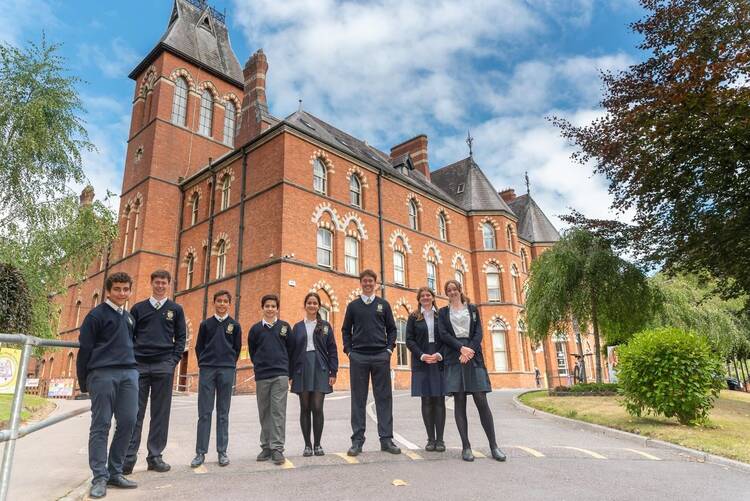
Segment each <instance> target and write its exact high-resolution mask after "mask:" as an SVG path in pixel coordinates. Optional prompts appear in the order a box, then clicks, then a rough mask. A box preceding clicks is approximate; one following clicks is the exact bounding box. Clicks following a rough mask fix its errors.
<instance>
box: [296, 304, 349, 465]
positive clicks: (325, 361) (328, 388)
mask: <svg viewBox="0 0 750 501" xmlns="http://www.w3.org/2000/svg"><path fill="white" fill-rule="evenodd" d="M304 304H305V319H304V320H301V321H299V322H297V324H296V325H295V326H294V328H293V329H292V351H291V352H290V354H289V366H290V368H291V371H290V374H289V376H290V377H291V378H292V385H291V387H292V393H296V394H297V395H299V406H300V418H299V421H300V426H301V427H302V436H303V437H304V439H305V450H304V452H303V453H302V455H303V456H312V455H313V453H314V454H315V455H316V456H322V455H324V454H325V452H323V447H321V445H320V437H321V435H322V434H323V421H324V418H323V399H324V398H325V395H326V393H331V392H332V391H333V385H334V384H336V372H337V371H338V367H339V359H338V350H337V348H336V338H335V337H334V334H333V329H332V328H331V324H329V323H328V322H326V321H325V320H323V319H322V317H321V316H320V296H319V295H318V294H317V293H315V292H310V293H308V294H307V296H305V302H304ZM311 423H312V429H313V436H314V443H313V442H311V441H310V427H311ZM313 447H314V449H313Z"/></svg>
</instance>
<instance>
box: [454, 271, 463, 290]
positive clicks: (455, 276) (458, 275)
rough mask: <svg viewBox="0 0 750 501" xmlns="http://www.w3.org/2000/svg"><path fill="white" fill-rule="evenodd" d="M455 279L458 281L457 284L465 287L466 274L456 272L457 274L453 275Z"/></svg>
mask: <svg viewBox="0 0 750 501" xmlns="http://www.w3.org/2000/svg"><path fill="white" fill-rule="evenodd" d="M453 278H455V279H456V282H458V283H459V284H461V287H463V286H464V272H463V271H461V270H456V273H454V274H453Z"/></svg>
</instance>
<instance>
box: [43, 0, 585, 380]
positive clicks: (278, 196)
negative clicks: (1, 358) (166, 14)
mask: <svg viewBox="0 0 750 501" xmlns="http://www.w3.org/2000/svg"><path fill="white" fill-rule="evenodd" d="M268 67H269V66H268V62H267V60H266V57H265V55H264V54H263V52H262V50H259V51H257V52H256V53H255V54H253V55H252V56H251V57H250V58H249V59H248V61H247V63H246V65H245V67H244V69H241V68H240V65H239V62H238V60H237V57H236V56H235V54H234V52H233V51H232V48H231V45H230V43H229V36H228V33H227V28H226V25H225V24H224V19H223V16H222V15H221V14H219V13H217V12H216V11H214V10H213V9H211V8H210V7H207V6H205V5H203V4H201V3H200V2H198V1H197V0H196V1H193V0H175V3H174V7H173V11H172V15H171V18H170V20H169V25H168V27H167V30H166V32H165V34H164V35H163V37H162V38H161V40H160V41H159V42H158V43H157V44H156V46H155V47H154V49H153V50H152V51H151V52H150V53H149V54H148V55H147V56H146V57H145V58H144V59H143V61H142V62H141V63H140V64H139V65H138V66H137V67H136V68H135V69H134V70H133V71H132V73H131V74H130V78H132V79H133V80H134V81H135V89H134V94H133V103H132V106H133V110H132V119H131V126H130V133H129V137H128V139H127V142H128V147H127V156H126V158H125V168H124V175H123V181H122V195H121V202H120V209H119V216H120V217H119V221H120V228H119V231H120V236H119V239H118V240H117V241H116V242H115V244H114V245H113V248H112V250H111V252H110V254H109V255H108V256H102V258H101V259H100V260H98V261H97V262H95V263H92V266H91V269H90V272H89V276H88V278H87V279H86V280H85V281H83V282H81V283H74V284H71V285H70V288H69V291H68V294H67V295H66V296H64V297H61V298H59V300H60V306H61V312H62V313H61V316H60V326H59V332H60V336H61V337H63V338H66V339H77V336H78V327H79V325H80V323H81V321H82V320H83V317H84V316H85V314H86V313H87V312H88V311H89V310H90V308H92V307H93V306H95V305H96V304H98V303H99V302H100V301H102V299H103V293H104V292H103V289H104V280H105V279H106V276H107V275H108V274H110V273H112V272H114V271H126V272H128V273H130V274H131V275H132V276H133V277H134V279H135V284H134V294H133V298H132V300H131V302H132V301H139V300H142V299H144V298H147V297H148V296H149V294H150V287H149V275H150V273H151V271H153V270H154V269H156V268H165V269H167V270H171V271H172V273H173V276H174V280H173V288H174V291H173V294H174V298H175V300H176V301H177V302H179V303H181V304H182V305H183V306H184V308H185V312H186V316H187V319H188V342H187V350H186V352H185V355H184V357H183V361H182V363H181V364H180V366H179V367H178V373H179V376H180V377H179V378H178V379H177V381H178V382H179V384H180V385H182V386H187V387H189V388H195V387H196V384H197V377H196V376H197V373H198V368H197V363H196V358H195V353H194V350H193V348H194V343H195V335H196V333H197V327H198V324H199V323H200V321H201V320H202V319H203V318H205V317H206V316H207V315H209V314H210V313H211V311H212V310H211V297H212V294H213V293H214V292H215V291H217V290H218V289H228V290H230V291H231V292H232V293H233V295H234V300H233V306H234V312H233V316H234V317H235V318H237V319H238V320H239V321H240V322H241V324H242V325H243V328H244V330H245V331H247V329H249V327H250V326H251V325H252V324H253V323H254V322H256V321H258V320H259V318H260V304H259V302H260V298H261V296H262V295H263V294H266V293H277V294H279V296H280V299H281V316H282V318H284V319H285V320H287V321H289V322H290V323H295V322H296V321H298V320H300V319H301V318H302V315H303V308H302V301H303V298H304V295H305V294H306V293H307V292H308V291H310V290H315V291H318V292H319V294H320V295H321V297H322V298H323V303H324V307H325V315H326V316H327V317H328V320H329V321H330V322H331V324H332V325H333V326H334V329H335V330H336V331H337V337H338V342H339V348H341V333H340V331H339V329H340V326H341V322H342V321H343V316H344V310H345V308H346V305H347V303H348V302H349V301H351V300H352V299H353V298H356V297H357V296H358V295H359V292H360V291H359V289H358V287H359V281H358V278H357V274H358V273H359V272H360V271H361V270H363V269H365V268H371V269H373V270H375V271H376V272H377V273H378V275H379V277H380V279H381V281H382V283H383V287H382V289H381V291H380V292H381V294H382V295H383V296H384V297H385V298H386V299H387V300H388V301H389V302H390V303H391V305H392V306H393V311H394V314H395V316H396V321H397V323H398V325H399V328H400V334H399V344H398V347H397V350H396V351H397V353H396V354H395V355H394V357H393V369H394V371H395V375H396V377H395V380H396V386H397V387H402V388H403V387H408V385H409V367H408V359H409V357H408V354H407V350H406V348H405V345H404V344H403V339H404V337H403V328H404V326H405V323H406V318H407V316H408V315H409V313H410V312H411V311H413V309H414V308H416V307H417V306H418V303H417V301H416V298H415V293H416V290H417V288H419V287H420V286H423V285H430V286H432V287H434V288H435V289H436V291H437V292H438V295H439V299H440V303H441V305H443V304H445V303H446V298H445V296H444V294H443V291H442V284H443V283H444V282H445V281H446V280H448V279H452V278H457V279H459V280H460V281H461V282H462V283H463V284H464V289H465V292H466V293H467V295H468V296H470V298H471V299H472V301H473V302H475V303H477V304H478V305H479V309H480V314H481V318H482V322H483V327H484V333H485V336H484V340H483V342H484V351H485V353H486V360H487V362H488V369H489V370H490V377H491V380H492V383H493V385H494V386H495V387H533V386H535V377H534V369H535V367H538V368H539V369H540V370H541V372H542V376H543V378H544V375H545V364H544V355H543V352H542V350H541V347H538V348H537V349H534V347H532V346H531V343H530V342H529V340H528V338H527V337H526V336H525V335H524V321H523V313H524V306H523V301H524V299H523V296H524V294H523V287H524V283H525V281H526V278H527V273H528V269H529V265H530V262H531V261H532V260H533V259H535V258H536V257H537V256H538V255H539V254H540V253H541V252H543V251H544V250H545V249H546V248H548V247H549V246H550V245H552V244H553V243H554V242H555V241H556V240H557V239H558V238H559V235H558V233H557V231H556V230H555V228H554V227H553V226H552V224H551V223H550V221H549V219H548V218H547V217H546V216H545V215H544V213H543V212H542V210H541V209H540V208H539V206H538V205H537V204H536V203H535V202H534V200H533V199H532V198H531V197H530V196H529V195H528V194H526V195H522V196H518V197H516V196H515V194H514V191H513V190H512V189H508V190H505V191H503V192H501V193H498V191H497V190H496V189H495V188H494V187H493V186H492V184H491V183H490V181H489V180H488V179H487V177H486V176H485V174H484V173H483V172H482V170H481V169H480V167H479V166H478V165H477V164H476V163H475V162H474V160H473V158H472V157H471V156H469V157H468V158H464V159H462V160H459V161H457V162H455V163H453V164H451V165H447V166H444V167H441V168H438V169H434V170H433V169H431V166H430V164H429V155H428V139H427V137H426V136H424V135H418V136H416V137H414V138H412V139H409V140H407V141H404V142H403V143H401V144H398V145H396V146H394V147H392V148H391V150H390V152H383V151H380V150H378V149H376V148H374V147H372V146H370V145H368V143H367V142H366V141H363V140H360V139H357V138H355V137H352V136H350V135H348V134H346V133H345V132H343V131H341V130H339V129H337V128H335V127H333V126H332V125H329V124H328V123H326V122H324V121H323V120H321V119H319V118H317V117H316V116H314V115H312V114H310V113H308V112H306V111H302V110H301V109H300V110H298V111H297V112H295V113H293V114H291V115H289V116H288V117H286V118H283V119H280V118H277V117H275V116H273V115H271V114H270V113H269V110H268V107H267V103H266V95H265V89H266V74H267V71H268ZM555 341H556V342H555ZM585 343H588V342H587V341H585ZM545 349H546V350H547V351H548V353H549V356H550V363H551V364H552V368H553V375H554V376H555V377H557V376H561V379H560V382H563V383H567V380H568V378H567V374H566V371H568V372H572V359H571V354H573V353H577V352H578V348H577V346H576V343H575V342H574V340H573V336H572V335H571V336H567V335H566V334H560V335H558V336H557V337H556V338H555V340H551V341H550V342H548V343H546V346H545ZM588 351H589V352H590V351H591V350H590V348H588ZM73 358H74V352H70V353H67V352H65V353H63V352H55V353H50V354H48V355H47V356H46V357H45V360H44V361H43V365H42V369H41V371H42V374H41V375H42V377H43V378H49V377H75V364H74V361H73ZM588 358H589V359H591V357H588ZM341 362H342V370H341V372H340V377H339V382H338V383H337V387H339V388H346V387H347V386H348V372H347V358H346V357H345V356H343V355H342V356H341ZM589 365H591V364H589ZM589 373H590V374H591V370H589ZM237 384H238V386H239V388H240V389H241V390H252V388H253V381H252V366H251V364H250V361H249V359H248V358H247V353H246V348H245V349H244V350H243V356H242V360H241V362H240V370H239V371H238V376H237ZM555 384H557V381H555Z"/></svg>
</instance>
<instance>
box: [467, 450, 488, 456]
mask: <svg viewBox="0 0 750 501" xmlns="http://www.w3.org/2000/svg"><path fill="white" fill-rule="evenodd" d="M471 451H472V452H473V453H474V457H478V458H486V457H487V456H485V455H484V454H482V453H481V452H479V451H478V450H476V449H472V450H471Z"/></svg>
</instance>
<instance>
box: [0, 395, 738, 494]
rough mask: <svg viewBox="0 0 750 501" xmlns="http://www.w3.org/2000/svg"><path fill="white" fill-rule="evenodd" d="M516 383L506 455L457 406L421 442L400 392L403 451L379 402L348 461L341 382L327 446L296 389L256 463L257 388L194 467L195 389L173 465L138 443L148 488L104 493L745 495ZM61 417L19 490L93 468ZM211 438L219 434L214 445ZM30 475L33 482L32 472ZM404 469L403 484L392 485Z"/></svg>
mask: <svg viewBox="0 0 750 501" xmlns="http://www.w3.org/2000/svg"><path fill="white" fill-rule="evenodd" d="M515 393H517V392H513V391H496V392H493V393H492V394H490V403H491V405H492V408H493V412H494V416H495V427H496V429H497V431H498V437H499V440H500V443H501V447H502V448H503V449H504V450H505V451H506V452H507V453H508V456H509V460H508V462H507V463H504V464H501V463H497V462H495V461H493V460H491V459H487V458H480V457H478V458H477V460H476V461H475V462H474V463H465V462H463V461H461V460H460V450H459V446H460V440H459V437H458V433H457V432H456V428H455V423H454V421H453V418H452V412H451V411H450V410H449V419H448V423H447V425H446V442H447V445H448V447H449V451H448V452H447V453H445V454H439V453H428V452H425V451H423V450H421V446H423V443H424V437H425V432H424V429H423V426H422V421H421V416H420V413H419V401H418V399H416V398H411V397H409V396H408V394H405V393H399V394H397V397H396V399H395V402H394V417H395V430H396V432H397V434H398V436H397V439H398V441H400V442H401V444H400V445H401V446H402V448H403V449H404V450H405V452H407V453H406V454H402V455H400V456H391V455H388V454H386V453H382V452H380V451H379V450H378V449H379V447H378V445H379V444H378V441H377V436H376V434H375V433H376V432H375V429H376V427H375V424H374V421H373V419H372V418H373V417H374V413H371V418H370V421H369V423H368V441H367V443H366V444H365V452H364V453H363V454H362V455H361V456H359V457H358V458H356V460H355V461H352V460H351V459H350V458H347V457H346V456H345V454H344V453H345V451H346V449H347V448H348V446H349V435H350V433H351V431H350V427H349V398H348V395H347V394H345V393H336V394H333V395H331V396H329V398H328V399H327V400H326V417H327V420H326V427H325V431H324V436H323V446H324V448H325V449H326V453H327V454H326V456H324V457H312V458H304V457H301V452H302V448H303V445H304V444H303V441H302V438H301V435H300V432H299V427H298V423H297V412H298V409H299V407H298V403H297V398H296V396H294V395H290V399H289V405H288V416H287V417H288V419H287V456H288V458H289V461H288V463H287V464H286V465H284V467H278V466H274V465H272V464H268V463H257V462H255V460H254V458H255V455H256V454H257V452H258V445H257V444H258V433H259V426H258V419H257V408H256V404H255V397H253V396H237V397H234V399H233V401H232V412H231V418H230V445H229V455H230V458H231V460H232V464H231V465H229V466H228V467H226V468H220V467H219V466H218V465H217V463H216V455H215V453H211V454H209V455H208V456H207V459H208V461H207V463H206V465H205V466H204V467H202V468H199V469H197V470H191V469H190V468H189V466H188V463H189V462H190V460H191V458H192V456H193V451H194V443H195V422H196V414H197V410H196V407H197V406H196V397H195V396H194V395H193V396H185V397H175V399H174V400H173V402H174V403H173V411H172V429H171V432H170V441H169V444H168V446H167V450H166V451H165V456H164V457H165V459H166V460H167V461H168V462H170V463H171V464H172V467H173V469H172V471H171V472H169V473H167V474H156V473H152V472H148V471H146V470H145V458H144V457H143V454H142V457H141V458H140V461H139V463H138V465H137V466H136V470H135V472H134V474H133V475H132V477H131V478H132V479H134V480H136V481H137V482H139V484H140V487H139V488H138V489H136V490H133V491H118V490H114V489H110V490H109V491H108V496H107V499H112V500H136V499H159V501H167V500H173V499H174V500H177V499H227V500H229V499H248V498H252V499H263V500H265V499H273V500H274V501H280V500H286V499H289V500H292V499H294V500H295V501H298V500H299V499H300V498H304V499H305V500H306V501H315V500H321V501H332V500H350V499H351V500H354V499H367V500H379V499H383V500H385V499H388V500H392V499H398V500H411V499H414V500H417V499H418V500H424V499H431V498H432V499H450V500H452V499H461V500H472V499H482V500H491V499H498V500H513V499H524V500H529V499H554V500H557V501H559V500H566V499H570V500H575V501H582V500H602V499H605V500H631V499H637V500H651V499H654V500H665V499H681V500H689V499H701V500H706V499H710V500H712V501H713V500H722V499H727V500H732V501H737V500H740V499H747V498H748V492H750V474H748V473H746V472H743V471H737V470H732V469H728V468H725V467H721V466H718V465H714V464H708V463H701V462H698V461H697V460H696V459H695V458H691V457H688V456H685V455H682V454H679V453H676V452H672V451H668V450H664V449H651V448H645V447H643V446H642V445H641V444H640V443H638V442H635V441H632V440H629V439H621V438H609V437H604V436H602V435H598V434H595V433H592V432H589V431H585V430H579V429H575V428H571V427H568V426H564V425H561V424H559V423H557V422H556V421H552V420H550V419H547V418H542V417H538V416H532V415H530V414H527V413H525V412H522V411H519V410H518V409H516V408H515V407H514V406H513V404H512V396H513V394H515ZM450 402H451V401H450V400H449V407H451V405H450ZM469 414H470V420H471V422H470V434H471V438H472V444H473V446H474V449H475V450H476V451H478V452H479V453H480V454H482V453H483V454H488V449H487V444H486V443H485V440H484V437H483V433H482V431H481V426H480V425H479V422H478V416H477V415H476V411H475V410H474V409H473V408H470V413H469ZM59 426H62V427H66V428H67V429H63V428H53V429H52V430H48V431H47V432H46V433H48V434H49V433H50V432H51V433H52V434H54V435H55V436H56V437H57V438H58V439H59V441H57V442H53V443H54V446H50V445H49V442H47V443H46V444H44V443H43V440H42V439H43V438H44V437H43V436H42V435H39V436H35V435H36V434H35V435H32V436H30V437H28V438H26V439H24V440H23V441H22V442H21V443H19V447H18V451H19V453H18V461H17V464H16V470H15V473H14V478H13V482H14V483H13V484H12V488H11V499H19V500H21V499H23V500H33V499H55V498H56V497H58V496H61V495H63V494H65V492H67V491H66V489H67V490H69V489H70V487H72V486H73V485H75V484H77V483H80V482H81V481H83V480H85V479H86V477H87V474H88V472H87V468H86V456H85V443H86V442H85V441H86V430H87V426H88V417H83V418H76V419H74V420H72V421H71V422H69V423H67V424H62V425H59ZM40 433H42V432H40ZM50 438H51V437H47V440H49V439H50ZM26 441H28V442H27V443H25V444H24V442H26ZM214 447H215V446H214V443H213V441H212V443H211V445H210V448H209V449H213V448H214ZM411 447H416V448H415V449H410V448H411ZM337 453H338V454H337ZM37 454H40V455H37ZM35 455H36V456H35ZM32 478H33V479H35V481H34V482H30V479H32ZM397 480H401V481H403V482H404V483H405V484H406V485H403V486H396V485H394V481H397ZM397 483H398V482H397ZM22 489H23V491H22ZM22 492H23V495H22Z"/></svg>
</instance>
